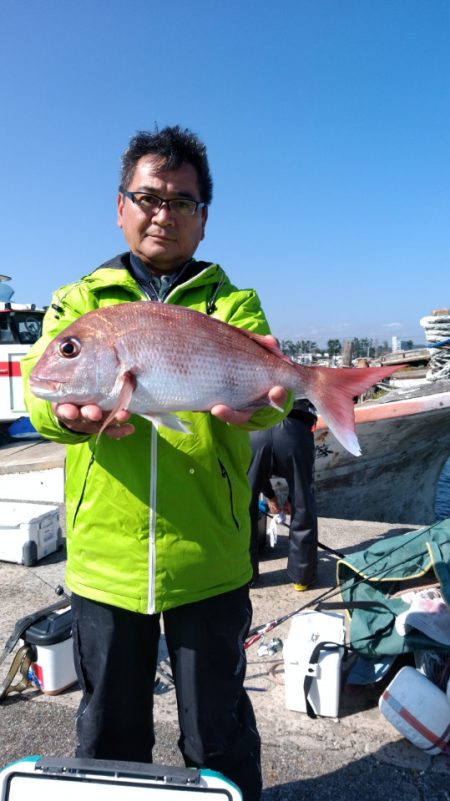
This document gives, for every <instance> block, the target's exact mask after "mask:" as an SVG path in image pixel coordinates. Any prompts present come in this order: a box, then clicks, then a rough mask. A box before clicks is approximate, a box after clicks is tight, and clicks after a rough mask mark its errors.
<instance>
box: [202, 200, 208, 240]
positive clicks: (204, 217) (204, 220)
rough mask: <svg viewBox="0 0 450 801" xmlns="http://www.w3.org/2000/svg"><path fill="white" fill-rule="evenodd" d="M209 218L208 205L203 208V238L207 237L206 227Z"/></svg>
mask: <svg viewBox="0 0 450 801" xmlns="http://www.w3.org/2000/svg"><path fill="white" fill-rule="evenodd" d="M207 220H208V206H204V207H203V208H202V237H201V238H202V239H204V238H205V228H206V223H207Z"/></svg>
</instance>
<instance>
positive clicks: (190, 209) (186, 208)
mask: <svg viewBox="0 0 450 801" xmlns="http://www.w3.org/2000/svg"><path fill="white" fill-rule="evenodd" d="M119 192H121V193H122V195H125V197H129V198H130V200H131V201H132V202H133V203H135V204H136V206H139V208H140V209H141V211H143V212H144V213H145V214H157V212H158V211H159V210H160V209H162V207H163V206H164V204H166V206H167V208H168V209H169V211H171V212H172V214H180V215H181V216H182V217H193V216H194V214H195V212H196V211H197V209H203V208H204V207H205V206H206V205H207V204H206V203H201V202H199V201H197V200H190V199H189V198H185V197H173V198H169V199H168V198H163V197H158V195H152V194H150V193H149V192H128V190H126V189H122V187H119Z"/></svg>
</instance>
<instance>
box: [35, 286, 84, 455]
mask: <svg viewBox="0 0 450 801" xmlns="http://www.w3.org/2000/svg"><path fill="white" fill-rule="evenodd" d="M74 286H75V285H74ZM81 301H82V296H81V293H80V292H79V291H74V292H71V287H64V288H63V289H62V290H58V291H57V292H55V294H54V295H53V297H52V303H51V305H50V306H49V308H48V310H47V312H46V314H45V316H44V321H43V326H42V336H41V338H40V339H38V341H37V342H36V343H35V344H34V345H33V346H32V348H31V349H30V350H29V352H28V353H27V354H26V355H25V356H24V358H23V359H22V361H21V365H20V366H21V372H22V378H23V382H24V398H25V407H26V409H27V411H28V413H29V415H30V420H31V422H32V424H33V426H34V427H35V429H36V431H38V432H39V433H40V434H42V436H43V437H45V438H46V439H51V440H54V441H55V442H60V443H63V444H71V445H73V444H76V443H77V442H85V441H86V440H88V439H89V435H85V434H76V433H75V432H73V431H69V429H67V428H65V427H64V426H63V425H61V424H60V422H59V421H58V419H57V418H56V417H55V415H54V414H53V411H52V406H51V403H50V402H49V401H44V400H41V399H40V398H36V396H35V395H33V393H32V392H31V390H30V388H29V384H28V378H29V375H30V373H31V371H32V369H33V367H34V366H35V364H36V363H37V361H38V360H39V358H40V356H41V354H42V353H43V352H44V350H45V348H46V347H47V345H48V343H49V342H50V341H51V340H52V339H54V337H55V336H57V334H59V333H60V332H61V331H63V330H64V328H67V326H68V325H69V324H70V323H72V322H73V321H74V320H76V319H77V318H78V317H80V316H81V314H83V313H84V311H87V309H86V308H84V310H83V309H82V306H83V303H82V302H81Z"/></svg>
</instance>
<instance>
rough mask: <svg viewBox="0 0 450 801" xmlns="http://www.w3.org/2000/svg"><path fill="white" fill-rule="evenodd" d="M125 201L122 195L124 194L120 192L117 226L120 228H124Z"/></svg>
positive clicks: (118, 196)
mask: <svg viewBox="0 0 450 801" xmlns="http://www.w3.org/2000/svg"><path fill="white" fill-rule="evenodd" d="M123 201H124V196H123V195H122V192H119V193H118V195H117V225H118V226H119V228H122V212H123Z"/></svg>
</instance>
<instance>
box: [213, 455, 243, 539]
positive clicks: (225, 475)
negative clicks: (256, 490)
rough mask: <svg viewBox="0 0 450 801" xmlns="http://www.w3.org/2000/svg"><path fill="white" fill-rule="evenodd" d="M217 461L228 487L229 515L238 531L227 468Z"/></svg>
mask: <svg viewBox="0 0 450 801" xmlns="http://www.w3.org/2000/svg"><path fill="white" fill-rule="evenodd" d="M218 462H219V468H220V472H221V475H222V478H223V480H224V481H226V483H227V487H228V496H229V501H230V512H231V517H232V518H233V522H234V525H235V526H236V528H237V530H238V531H239V529H240V526H239V521H238V519H237V517H236V513H235V509H234V502H233V487H232V484H231V479H230V476H229V474H228V472H227V469H226V467H225V465H224V464H223V462H221V461H220V459H218Z"/></svg>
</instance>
